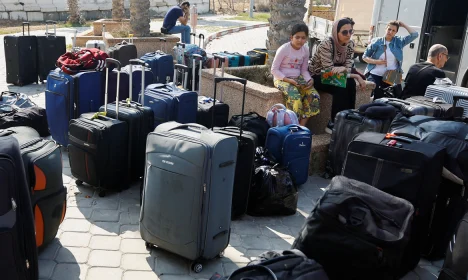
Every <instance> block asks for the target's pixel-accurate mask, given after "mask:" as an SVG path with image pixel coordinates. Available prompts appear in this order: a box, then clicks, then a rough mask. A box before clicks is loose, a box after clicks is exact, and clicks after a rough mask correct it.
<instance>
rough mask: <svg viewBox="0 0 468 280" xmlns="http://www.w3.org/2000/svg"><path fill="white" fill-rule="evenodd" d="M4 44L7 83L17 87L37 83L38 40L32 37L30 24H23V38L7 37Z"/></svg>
mask: <svg viewBox="0 0 468 280" xmlns="http://www.w3.org/2000/svg"><path fill="white" fill-rule="evenodd" d="M25 25H27V26H28V36H25V34H24V26H25ZM3 42H4V48H5V65H6V82H7V83H8V84H14V85H17V86H24V85H27V84H32V83H37V74H38V72H37V70H38V69H37V39H36V36H30V33H29V22H23V36H11V35H7V36H5V37H4V38H3ZM25 66H27V67H25Z"/></svg>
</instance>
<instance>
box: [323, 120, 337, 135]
mask: <svg viewBox="0 0 468 280" xmlns="http://www.w3.org/2000/svg"><path fill="white" fill-rule="evenodd" d="M334 125H335V124H334V123H332V122H331V121H328V124H327V127H326V128H325V132H326V133H328V134H332V131H333V126H334Z"/></svg>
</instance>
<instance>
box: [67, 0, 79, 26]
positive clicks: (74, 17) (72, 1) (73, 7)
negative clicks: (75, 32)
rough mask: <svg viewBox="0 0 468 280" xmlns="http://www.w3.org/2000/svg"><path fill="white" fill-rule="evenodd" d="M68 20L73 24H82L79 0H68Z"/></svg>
mask: <svg viewBox="0 0 468 280" xmlns="http://www.w3.org/2000/svg"><path fill="white" fill-rule="evenodd" d="M67 2H68V13H69V16H68V22H69V23H71V24H80V7H79V6H78V0H68V1H67Z"/></svg>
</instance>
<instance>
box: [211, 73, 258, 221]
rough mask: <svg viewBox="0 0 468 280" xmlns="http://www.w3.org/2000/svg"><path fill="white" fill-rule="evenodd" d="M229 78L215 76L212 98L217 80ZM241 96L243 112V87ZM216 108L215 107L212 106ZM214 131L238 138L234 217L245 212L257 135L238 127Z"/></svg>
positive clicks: (232, 214)
mask: <svg viewBox="0 0 468 280" xmlns="http://www.w3.org/2000/svg"><path fill="white" fill-rule="evenodd" d="M229 80H230V79H229V78H215V81H214V82H215V85H214V87H215V92H214V99H216V86H217V84H218V83H219V82H222V81H229ZM243 83H244V95H243V97H242V113H244V104H245V89H246V83H247V82H246V81H245V80H243ZM214 108H215V109H216V107H214ZM212 129H213V131H215V132H216V133H221V134H225V135H230V136H236V137H237V140H238V150H237V161H236V171H235V174H234V189H233V193H232V210H231V218H232V219H235V218H237V217H239V216H242V215H243V214H245V212H247V206H248V201H249V192H250V184H251V182H252V174H253V167H254V159H255V150H256V148H257V136H256V135H255V134H254V133H252V132H248V131H243V129H242V128H238V127H216V128H212Z"/></svg>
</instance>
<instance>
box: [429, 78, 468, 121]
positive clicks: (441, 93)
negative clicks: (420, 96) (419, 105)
mask: <svg viewBox="0 0 468 280" xmlns="http://www.w3.org/2000/svg"><path fill="white" fill-rule="evenodd" d="M456 95H463V96H468V88H464V87H458V86H451V85H430V86H428V87H427V89H426V93H425V94H424V96H425V97H429V98H434V97H440V98H442V99H443V100H445V102H447V103H449V104H453V97H454V96H456ZM456 105H457V106H458V107H463V117H465V118H468V100H460V101H459V102H458V104H456Z"/></svg>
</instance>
